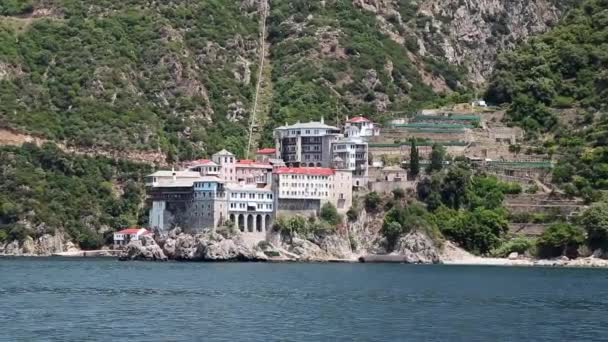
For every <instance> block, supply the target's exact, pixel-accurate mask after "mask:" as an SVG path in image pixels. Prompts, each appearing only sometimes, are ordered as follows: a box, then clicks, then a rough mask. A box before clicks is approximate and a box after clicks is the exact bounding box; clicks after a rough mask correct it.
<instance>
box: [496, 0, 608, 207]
mask: <svg viewBox="0 0 608 342" xmlns="http://www.w3.org/2000/svg"><path fill="white" fill-rule="evenodd" d="M607 92H608V3H607V2H606V1H601V0H586V1H583V2H582V3H581V4H580V6H578V7H576V8H574V9H573V10H572V11H570V12H568V14H567V15H566V16H565V17H564V19H563V20H562V22H561V23H560V24H559V25H558V26H557V27H555V28H554V29H553V30H551V31H549V32H547V33H546V34H543V35H540V36H538V37H535V38H533V39H530V40H529V41H528V43H526V44H523V45H522V46H520V47H518V48H517V49H515V50H514V51H512V52H507V53H505V54H503V55H501V56H500V57H499V59H498V63H497V67H496V70H495V72H494V74H493V75H492V79H491V82H490V85H489V88H488V91H487V96H486V97H487V99H488V100H489V101H492V102H495V103H506V104H509V105H510V107H509V110H508V111H507V115H508V116H509V118H510V120H511V121H513V122H514V123H516V124H518V125H521V126H522V127H523V128H525V129H526V131H527V132H528V135H529V137H530V138H531V139H537V140H539V141H540V142H539V143H538V144H537V146H542V147H541V149H543V150H544V151H546V152H549V153H551V154H555V155H556V157H557V158H558V159H559V161H560V163H559V164H558V166H557V167H556V169H555V171H554V177H553V179H554V181H555V182H557V183H558V184H560V185H561V186H562V188H563V189H564V190H565V191H566V192H567V193H568V194H571V195H582V196H584V197H585V198H586V199H587V200H589V201H593V200H596V199H598V198H599V193H598V192H597V191H596V190H606V189H608V183H607V182H606V179H607V177H608V154H607V153H606V152H607V150H606V142H607V137H608V136H607V134H606V132H607V130H606V128H607V127H608V126H607V124H608V121H607V118H606V114H605V113H606V108H607V105H608V102H607V98H608V97H607V95H608V93H607Z"/></svg>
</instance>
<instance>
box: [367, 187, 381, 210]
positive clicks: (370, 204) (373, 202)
mask: <svg viewBox="0 0 608 342" xmlns="http://www.w3.org/2000/svg"><path fill="white" fill-rule="evenodd" d="M381 202H382V199H381V198H380V195H378V193H377V192H375V191H372V192H370V193H368V194H367V195H365V210H366V211H368V212H376V211H377V210H378V208H380V203H381Z"/></svg>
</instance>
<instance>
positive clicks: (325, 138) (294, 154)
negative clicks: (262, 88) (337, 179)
mask: <svg viewBox="0 0 608 342" xmlns="http://www.w3.org/2000/svg"><path fill="white" fill-rule="evenodd" d="M341 137H342V135H341V134H340V130H339V129H338V128H337V127H334V126H329V125H326V124H325V123H324V121H323V119H321V121H320V122H312V121H311V122H308V123H297V124H295V125H291V126H290V125H285V126H281V127H278V128H276V129H275V131H274V138H275V145H276V157H277V158H281V159H283V161H284V162H285V164H286V165H287V166H290V167H298V166H308V167H313V166H316V167H329V166H330V165H331V160H332V157H331V153H332V147H331V145H332V143H333V142H334V141H337V140H338V139H340V138H341Z"/></svg>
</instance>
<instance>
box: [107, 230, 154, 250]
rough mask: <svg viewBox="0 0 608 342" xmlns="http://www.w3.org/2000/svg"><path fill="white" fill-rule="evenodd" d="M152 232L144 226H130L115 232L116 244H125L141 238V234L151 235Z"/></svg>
mask: <svg viewBox="0 0 608 342" xmlns="http://www.w3.org/2000/svg"><path fill="white" fill-rule="evenodd" d="M150 234H152V232H150V231H149V230H147V229H144V228H137V227H130V228H126V229H123V230H121V231H118V232H116V233H114V245H116V246H124V245H126V244H128V243H129V242H131V241H135V240H139V237H140V236H143V235H150Z"/></svg>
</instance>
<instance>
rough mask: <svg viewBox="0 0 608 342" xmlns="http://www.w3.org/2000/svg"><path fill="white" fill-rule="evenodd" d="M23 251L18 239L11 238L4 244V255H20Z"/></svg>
mask: <svg viewBox="0 0 608 342" xmlns="http://www.w3.org/2000/svg"><path fill="white" fill-rule="evenodd" d="M22 253H23V252H22V250H21V248H20V247H19V241H17V240H13V241H12V242H9V243H7V244H6V245H5V246H4V254H6V255H21V254H22Z"/></svg>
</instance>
